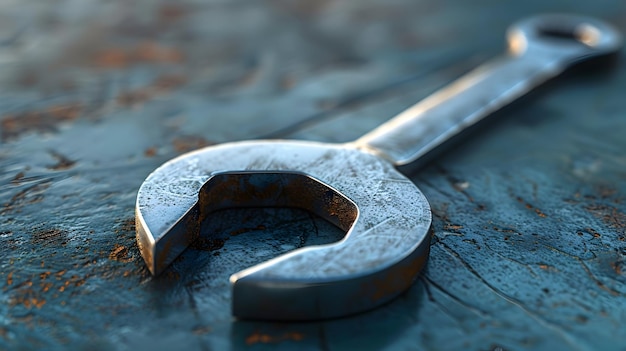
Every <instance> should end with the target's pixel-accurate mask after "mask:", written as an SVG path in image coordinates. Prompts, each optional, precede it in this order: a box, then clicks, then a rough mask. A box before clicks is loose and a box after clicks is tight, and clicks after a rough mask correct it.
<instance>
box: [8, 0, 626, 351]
mask: <svg viewBox="0 0 626 351" xmlns="http://www.w3.org/2000/svg"><path fill="white" fill-rule="evenodd" d="M0 8H1V9H2V11H0V87H1V90H0V91H1V93H0V115H1V117H0V123H1V124H0V127H1V131H0V134H1V135H0V136H1V148H0V205H1V207H0V216H1V217H0V267H1V271H0V349H60V348H71V349H88V350H98V349H103V350H109V349H120V350H135V349H151V350H161V349H163V350H169V349H178V348H182V347H185V348H192V349H204V350H209V349H215V350H228V349H238V348H244V347H251V348H258V349H263V348H267V349H272V350H275V349H296V348H297V349H314V350H317V349H321V350H337V349H355V350H359V349H400V350H412V349H432V350H445V349H470V350H484V349H498V348H504V349H515V350H521V349H533V350H538V349H546V350H548V349H549V350H553V349H581V350H587V349H603V350H626V328H625V327H624V324H625V323H626V229H625V228H626V204H625V203H624V198H625V196H626V182H625V180H626V157H625V156H624V150H626V137H624V132H625V131H626V118H625V117H626V116H625V115H626V99H624V94H625V93H624V92H625V91H626V58H625V56H622V57H621V58H618V59H617V62H616V64H614V65H613V66H612V67H606V68H604V69H601V70H593V71H588V70H585V71H578V72H576V74H572V75H570V76H568V77H565V78H563V79H559V80H558V81H557V82H555V83H552V84H550V86H549V87H548V88H547V89H544V90H542V91H541V92H539V93H537V94H533V96H531V97H529V98H527V99H524V100H523V101H522V102H520V103H517V104H515V105H514V106H513V107H511V108H507V109H506V110H505V111H502V112H501V113H498V114H497V115H496V116H495V119H494V120H493V123H491V124H490V125H489V127H488V128H484V129H483V130H481V131H478V132H477V133H475V134H474V136H473V138H471V139H468V140H467V141H466V142H464V143H463V144H460V145H459V146H458V147H456V148H454V149H452V150H450V151H449V152H447V153H445V154H444V155H442V156H441V157H439V158H437V159H436V160H434V161H433V162H432V163H430V164H429V165H428V166H427V167H425V168H422V169H420V170H418V171H416V172H415V173H414V174H412V175H411V179H412V180H413V181H415V183H416V184H418V185H419V186H420V188H421V189H422V191H423V192H424V193H425V195H426V196H427V197H428V199H429V201H430V203H431V205H432V208H433V212H434V213H435V222H434V229H435V230H434V232H435V234H434V238H433V243H432V247H431V256H430V259H429V262H428V266H427V269H426V270H425V272H424V273H423V274H422V275H421V277H420V279H419V280H418V281H417V283H416V284H415V285H414V286H413V287H412V288H411V289H410V290H409V291H408V292H407V293H406V294H404V295H402V296H401V297H400V298H398V299H396V300H395V301H393V302H392V303H390V304H388V305H386V306H383V307H382V308H379V309H377V310H374V311H371V312H368V313H364V314H360V315H356V316H353V317H349V318H343V319H337V320H331V321H324V322H315V323H293V324H287V323H284V324H283V323H263V322H252V321H236V320H233V319H232V318H231V316H230V311H229V308H230V305H229V304H230V296H229V293H230V291H229V285H228V284H229V283H228V276H229V275H230V274H231V273H233V272H236V271H238V270H240V269H243V268H245V267H248V266H251V265H253V264H255V263H258V262H261V261H264V260H266V259H268V258H270V257H274V256H277V255H278V254H279V253H283V252H286V251H289V250H292V249H294V248H297V247H301V246H304V245H313V244H319V243H328V242H333V241H336V240H338V239H339V238H340V237H341V236H342V233H341V232H340V230H339V229H337V228H334V227H333V226H332V225H330V224H328V223H326V222H324V221H323V220H321V219H319V218H315V217H313V216H312V215H310V214H308V213H306V212H301V211H296V210H290V209H246V210H233V211H225V212H222V213H220V214H219V215H218V216H217V218H215V219H214V220H213V221H212V222H211V223H206V225H205V227H204V229H203V237H202V238H201V239H200V240H198V241H197V242H196V243H195V244H194V245H193V247H192V248H190V249H189V250H187V251H186V252H185V253H184V254H183V256H182V257H181V258H180V259H178V260H177V261H176V262H175V263H174V264H173V266H172V267H171V268H170V269H169V270H168V271H166V272H165V273H164V274H163V275H162V276H160V277H158V278H153V277H151V275H150V274H149V273H148V271H147V269H146V268H145V266H144V263H143V260H142V259H141V257H140V256H139V253H138V250H137V246H136V244H135V238H134V237H135V232H134V202H135V196H136V192H137V189H138V188H139V186H140V184H141V182H142V181H143V179H144V178H145V177H146V176H147V175H148V173H150V172H151V171H152V170H153V169H155V168H156V167H158V166H159V165H160V164H161V163H163V162H164V161H166V160H168V159H170V158H172V157H174V156H176V155H179V154H181V153H183V152H185V151H188V150H192V149H196V148H199V147H202V146H205V145H210V144H214V143H221V142H226V141H232V140H243V139H254V138H267V137H271V138H297V139H307V140H320V141H329V142H342V141H348V140H351V139H354V138H356V137H358V136H360V135H361V134H363V133H364V132H366V131H368V130H370V129H371V128H373V127H374V126H376V125H378V124H380V123H381V122H383V121H384V120H386V119H388V118H390V117H392V116H393V115H394V114H395V113H397V112H399V111H401V110H402V109H404V108H405V107H407V106H409V105H411V104H412V103H414V102H416V101H418V100H419V99H421V98H423V97H425V96H427V95H428V94H429V93H430V92H432V91H434V90H435V89H436V88H438V87H439V86H442V85H443V84H445V83H446V82H448V81H450V80H452V79H454V78H455V77H457V76H459V75H460V74H462V73H464V72H465V71H467V70H469V69H470V68H472V67H473V66H476V65H477V64H478V63H480V62H482V61H484V60H486V59H487V58H490V57H492V56H494V55H495V54H498V53H499V52H501V51H502V50H503V48H504V39H503V33H504V30H505V28H506V27H507V26H508V25H509V24H510V23H512V22H513V21H515V20H517V19H519V18H521V17H524V16H526V15H530V14H534V13H538V12H546V11H567V12H578V13H584V14H588V15H593V16H598V17H601V18H603V19H605V20H607V21H609V22H612V23H613V24H615V25H616V26H618V27H619V28H621V30H623V31H624V32H626V3H624V2H623V1H620V0H614V1H604V2H597V1H596V2H591V1H577V2H572V1H565V0H562V1H552V2H549V3H547V2H545V1H538V0H536V1H524V2H513V1H487V0H481V1H473V2H472V4H469V3H468V2H466V1H461V0H451V1H433V0H429V1H393V2H388V1H382V0H380V1H368V2H361V1H350V2H349V1H264V2H244V1H228V2H226V1H224V2H219V1H205V2H201V1H193V2H192V1H189V2H184V3H171V2H166V1H132V2H128V1H108V2H96V1H56V2H50V1H34V2H29V3H27V4H25V3H22V2H14V3H13V2H9V3H4V4H2V5H1V6H0ZM604 65H606V63H604Z"/></svg>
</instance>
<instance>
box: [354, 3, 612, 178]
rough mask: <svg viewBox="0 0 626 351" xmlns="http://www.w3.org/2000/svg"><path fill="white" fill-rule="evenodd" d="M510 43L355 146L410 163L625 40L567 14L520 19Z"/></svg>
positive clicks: (599, 25) (592, 22)
mask: <svg viewBox="0 0 626 351" xmlns="http://www.w3.org/2000/svg"><path fill="white" fill-rule="evenodd" d="M507 39H508V44H509V48H508V51H507V52H506V54H505V55H503V56H502V57H500V58H497V59H494V60H492V61H489V62H487V63H485V64H483V65H482V66H480V67H478V68H476V69H475V70H473V71H471V72H470V73H468V74H466V75H465V76H463V77H461V78H459V79H458V80H456V81H455V82H453V83H451V84H450V85H448V86H447V87H444V88H443V89H441V90H439V91H438V92H436V93H434V94H432V95H431V96H429V97H428V98H426V99H424V100H422V101H420V102H419V103H417V104H415V105H413V106H412V107H410V108H408V109H407V110H405V111H403V112H402V113H400V114H399V115H398V116H396V117H394V118H393V119H391V120H390V121H388V122H386V123H385V124H383V125H381V126H380V127H378V128H376V129H375V130H373V131H372V132H370V133H368V134H366V135H364V136H362V137H361V138H359V139H357V140H356V141H354V142H353V143H352V144H353V146H355V147H357V148H360V149H364V150H366V151H369V152H373V153H375V154H377V155H379V156H381V157H384V158H386V159H388V160H389V161H391V162H392V163H393V164H395V165H396V166H402V165H406V164H409V163H411V162H412V161H414V160H416V159H418V158H420V157H421V156H423V155H425V154H427V153H428V152H429V151H431V150H433V149H434V148H436V147H437V146H439V145H441V144H443V143H444V142H446V141H448V140H449V139H451V138H452V137H454V136H455V135H457V134H459V133H460V132H461V131H462V130H464V129H466V128H467V127H469V126H471V125H473V124H475V123H477V122H478V121H480V120H482V119H483V118H484V117H486V116H488V115H490V114H491V113H493V112H495V111H497V110H499V109H501V108H502V107H504V106H506V105H508V104H509V103H511V102H513V101H514V100H516V99H517V98H519V97H521V96H523V95H525V94H526V93H528V92H529V91H530V90H532V89H533V88H535V87H537V86H539V85H541V84H542V83H544V82H546V81H548V80H549V79H551V78H554V77H555V76H557V75H559V74H560V73H561V72H563V71H564V70H565V69H567V68H568V67H570V66H572V65H574V64H576V63H578V62H581V61H584V60H587V59H589V58H593V57H598V56H604V55H608V54H611V53H614V52H616V51H617V50H619V48H620V47H621V41H622V38H621V35H620V33H619V32H618V31H617V30H616V29H614V28H613V27H612V26H610V25H609V24H607V23H605V22H602V21H599V20H597V19H593V18H588V17H583V16H575V15H564V14H553V15H540V16H535V17H531V18H528V19H526V20H522V21H520V22H518V23H516V24H514V25H513V26H511V27H510V28H509V30H508V32H507Z"/></svg>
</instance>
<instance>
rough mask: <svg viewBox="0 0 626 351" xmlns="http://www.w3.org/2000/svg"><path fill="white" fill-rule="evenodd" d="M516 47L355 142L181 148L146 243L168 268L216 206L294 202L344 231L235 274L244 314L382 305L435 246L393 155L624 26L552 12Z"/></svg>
mask: <svg viewBox="0 0 626 351" xmlns="http://www.w3.org/2000/svg"><path fill="white" fill-rule="evenodd" d="M508 42H509V49H508V51H507V52H506V53H505V55H503V56H502V57H500V58H498V59H495V60H493V61H491V62H488V63H486V64H485V65H483V66H481V67H479V68H478V69H476V70H474V71H472V72H470V73H469V74H467V75H466V76H464V77H462V78H460V79H459V80H457V81H456V82H454V83H452V84H451V85H450V86H448V87H446V88H444V89H442V90H441V91H439V92H437V93H435V94H433V95H432V96H430V97H428V98H427V99H425V100H423V101H421V102H420V103H418V104H416V105H415V106H413V107H411V108H409V109H408V110H406V111H405V112H403V113H401V114H400V115H399V116H397V117H395V118H394V119H392V120H391V121H389V122H387V123H385V124H384V125H382V126H380V127H379V128H377V129H375V130H374V131H372V132H370V133H368V134H366V135H365V136H363V137H361V138H360V139H358V140H356V141H354V142H351V143H347V144H323V143H315V142H297V141H276V140H275V141H249V142H238V143H228V144H222V145H217V146H211V147H207V148H204V149H200V150H198V151H195V152H191V153H188V154H185V155H183V156H180V157H178V158H175V159H173V160H171V161H169V162H167V163H165V164H164V165H162V166H161V167H159V168H158V169H157V170H155V171H154V172H153V173H152V174H150V175H149V176H148V178H147V179H146V180H145V181H144V183H143V184H142V186H141V188H140V189H139V193H138V195H137V206H136V213H135V214H136V230H137V241H138V243H139V247H140V250H141V254H142V256H143V258H144V260H145V261H146V264H147V266H148V268H149V269H150V271H151V272H152V273H153V274H159V273H161V272H162V271H163V270H164V269H165V268H166V267H167V266H168V265H169V264H170V263H171V262H172V261H173V260H174V259H175V258H176V256H178V255H179V254H180V253H181V252H182V251H183V250H185V248H186V247H187V246H188V245H189V244H190V243H191V242H192V241H193V240H194V239H195V238H196V237H197V235H198V231H199V226H200V224H199V223H200V222H201V221H202V220H203V219H204V218H205V217H206V216H208V215H209V214H210V213H211V212H212V211H216V210H219V209H224V208H233V207H245V206H292V207H298V208H303V209H306V210H309V211H312V212H315V213H316V214H318V215H320V216H322V217H324V218H326V219H328V220H329V221H331V222H332V223H334V224H335V225H337V226H339V227H340V228H342V229H344V230H345V231H346V236H345V238H344V239H343V240H341V241H339V242H337V243H333V244H329V245H320V246H311V247H305V248H301V249H298V250H295V251H292V252H290V253H287V254H285V255H282V256H279V257H277V258H274V259H272V260H270V261H267V262H264V263H262V264H259V265H256V266H254V267H251V268H248V269H246V270H243V271H241V272H238V273H235V274H233V275H232V276H231V283H232V291H233V300H232V301H233V305H232V312H233V314H234V315H235V316H237V317H240V318H257V319H270V320H312V319H320V318H332V317H339V316H344V315H348V314H352V313H356V312H361V311H365V310H368V309H371V308H374V307H377V306H379V305H381V304H383V303H385V302H387V301H389V300H391V299H392V298H394V297H395V296H397V295H398V294H400V293H401V292H403V291H404V290H406V289H407V288H408V287H409V286H410V285H411V284H412V282H413V281H414V280H415V278H416V277H417V275H418V273H419V271H420V269H421V268H422V266H423V265H424V264H425V262H426V258H427V257H428V248H429V242H430V230H431V217H432V216H431V212H430V207H429V205H428V202H427V201H426V198H425V197H424V195H422V193H421V192H420V190H419V189H418V188H417V187H416V186H415V185H414V184H413V183H412V182H411V181H410V180H409V179H407V178H406V177H404V176H403V175H402V174H401V173H400V172H398V171H397V170H396V168H395V167H396V166H402V165H406V164H409V163H411V162H413V161H415V160H417V159H419V158H420V157H421V156H423V155H424V154H426V153H427V152H429V151H430V150H432V149H433V148H435V147H436V146H438V145H440V144H441V143H443V142H445V141H447V140H448V139H450V138H452V137H453V136H455V135H457V134H459V132H461V131H462V130H463V129H465V128H466V127H468V126H471V125H473V124H475V123H476V122H478V121H479V120H481V119H482V118H484V117H485V116H487V115H489V114H490V113H492V112H493V111H496V110H498V109H500V108H501V107H503V106H504V105H506V104H508V103H510V102H511V101H513V100H515V99H517V98H518V97H520V96H522V95H524V94H526V93H527V92H529V91H530V90H532V89H533V88H535V87H536V86H538V85H540V84H541V83H543V82H545V81H547V80H548V79H550V78H552V77H554V76H556V75H558V74H559V73H561V72H562V71H563V70H564V69H566V68H567V67H569V66H571V65H572V64H574V63H577V62H579V61H582V60H586V59H588V58H590V57H596V56H602V55H606V54H610V53H614V52H616V51H617V50H618V49H619V48H620V46H621V37H620V35H619V34H618V33H617V32H616V31H615V30H614V29H613V28H612V27H610V26H609V25H607V24H605V23H603V22H601V21H598V20H595V19H592V18H587V17H578V16H569V15H543V16H536V17H532V18H529V19H527V20H524V21H521V22H519V23H517V24H516V25H514V26H512V27H511V28H510V29H509V32H508Z"/></svg>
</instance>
